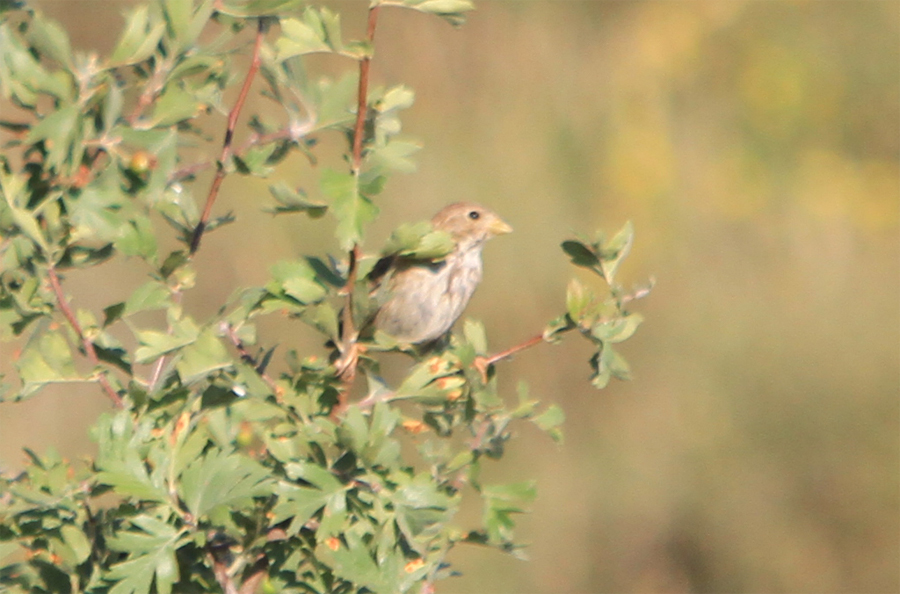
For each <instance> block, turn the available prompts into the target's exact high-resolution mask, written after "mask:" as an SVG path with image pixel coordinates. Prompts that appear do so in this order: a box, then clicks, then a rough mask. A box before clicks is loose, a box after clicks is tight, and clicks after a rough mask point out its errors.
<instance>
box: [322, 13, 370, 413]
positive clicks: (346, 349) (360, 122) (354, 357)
mask: <svg viewBox="0 0 900 594" xmlns="http://www.w3.org/2000/svg"><path fill="white" fill-rule="evenodd" d="M377 24H378V6H377V5H376V6H373V7H371V8H370V9H369V20H368V23H367V25H366V41H367V42H368V44H369V48H372V47H373V45H374V42H375V27H376V25H377ZM371 63H372V57H371V56H370V55H367V56H365V57H364V58H362V59H361V60H360V61H359V85H358V86H357V91H356V124H355V125H354V127H353V155H352V168H353V175H354V176H356V177H357V179H358V178H359V174H360V169H361V167H362V150H363V139H364V137H365V134H366V116H367V114H368V109H369V67H370V66H371ZM359 256H360V250H359V246H358V245H354V246H353V249H352V250H350V257H349V260H350V262H349V269H348V271H347V288H346V293H347V301H346V303H345V304H344V314H343V329H342V330H343V331H342V333H341V344H340V345H339V346H340V351H341V358H340V359H339V360H338V361H337V363H336V364H335V367H336V369H337V372H338V376H340V378H341V379H342V380H343V386H342V388H343V389H342V390H341V392H340V395H339V397H338V404H337V406H336V407H335V410H333V411H332V414H335V413H339V412H340V411H341V410H343V408H344V407H345V406H346V401H347V393H348V392H349V391H350V388H351V387H352V386H353V381H354V380H355V379H356V366H357V363H358V362H359V346H358V345H357V343H356V339H357V337H358V333H357V330H356V327H355V326H354V323H353V290H354V288H355V286H356V268H357V262H358V261H359Z"/></svg>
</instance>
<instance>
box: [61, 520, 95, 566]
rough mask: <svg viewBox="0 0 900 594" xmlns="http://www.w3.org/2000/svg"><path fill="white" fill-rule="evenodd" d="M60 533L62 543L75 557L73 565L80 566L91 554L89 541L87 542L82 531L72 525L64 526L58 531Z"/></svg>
mask: <svg viewBox="0 0 900 594" xmlns="http://www.w3.org/2000/svg"><path fill="white" fill-rule="evenodd" d="M60 533H61V534H62V538H63V542H65V543H66V545H67V546H68V547H69V548H70V549H71V550H72V552H73V553H74V555H75V558H74V561H75V562H74V563H73V565H80V564H81V563H83V562H84V561H85V560H87V558H88V557H89V556H90V554H91V541H89V540H88V537H87V536H86V535H85V534H84V531H83V530H81V529H80V528H78V527H77V526H73V525H72V524H66V525H65V526H63V527H62V528H61V529H60Z"/></svg>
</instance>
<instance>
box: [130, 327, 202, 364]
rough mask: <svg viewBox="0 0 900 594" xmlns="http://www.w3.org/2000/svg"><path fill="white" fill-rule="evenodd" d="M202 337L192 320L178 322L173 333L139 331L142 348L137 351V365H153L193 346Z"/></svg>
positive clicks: (138, 336) (173, 328) (138, 335)
mask: <svg viewBox="0 0 900 594" xmlns="http://www.w3.org/2000/svg"><path fill="white" fill-rule="evenodd" d="M198 336H200V329H199V328H198V327H197V325H196V324H195V323H194V322H193V321H192V320H191V319H190V318H185V319H182V320H178V321H177V322H175V323H174V324H173V325H172V331H171V332H160V331H159V330H139V331H138V332H137V339H138V341H139V342H140V343H141V346H139V347H138V348H137V350H136V351H135V353H134V355H135V361H136V362H137V363H152V362H153V361H155V360H156V359H158V358H159V357H162V356H163V355H166V354H168V353H171V352H172V351H176V350H178V349H181V348H183V347H185V346H186V345H189V344H191V343H192V342H194V341H195V340H197V337H198Z"/></svg>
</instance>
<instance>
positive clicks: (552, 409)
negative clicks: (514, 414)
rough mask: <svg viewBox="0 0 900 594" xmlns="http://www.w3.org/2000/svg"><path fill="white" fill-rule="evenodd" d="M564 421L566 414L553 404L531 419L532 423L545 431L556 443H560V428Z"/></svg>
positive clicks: (561, 437)
mask: <svg viewBox="0 0 900 594" xmlns="http://www.w3.org/2000/svg"><path fill="white" fill-rule="evenodd" d="M565 421H566V413H565V412H563V409H561V408H560V407H559V406H557V405H555V404H552V405H550V406H549V407H547V410H545V411H544V412H542V413H541V414H539V415H538V416H536V417H534V418H533V419H532V422H534V424H535V425H537V426H538V427H540V428H541V429H542V430H544V431H546V432H547V434H548V435H549V436H550V437H551V438H552V439H553V441H555V442H556V443H562V440H563V434H562V429H560V427H561V426H562V424H563V423H565Z"/></svg>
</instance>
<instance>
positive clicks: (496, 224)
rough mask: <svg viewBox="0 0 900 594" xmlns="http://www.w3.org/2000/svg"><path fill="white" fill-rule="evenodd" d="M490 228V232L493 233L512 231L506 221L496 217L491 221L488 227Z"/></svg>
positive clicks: (499, 233)
mask: <svg viewBox="0 0 900 594" xmlns="http://www.w3.org/2000/svg"><path fill="white" fill-rule="evenodd" d="M488 229H490V230H491V233H492V234H494V235H505V234H507V233H512V230H513V228H512V227H510V226H509V225H508V224H507V223H506V221H504V220H503V219H501V218H496V219H494V220H493V221H492V222H491V226H490V227H488Z"/></svg>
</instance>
